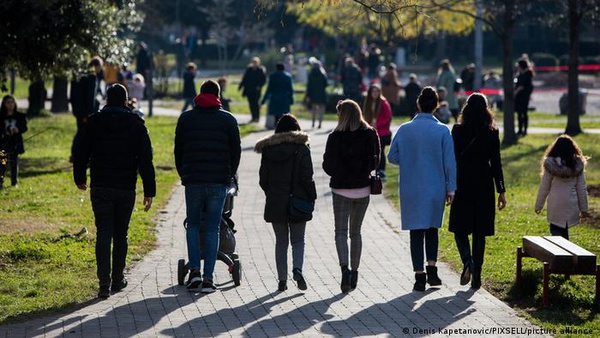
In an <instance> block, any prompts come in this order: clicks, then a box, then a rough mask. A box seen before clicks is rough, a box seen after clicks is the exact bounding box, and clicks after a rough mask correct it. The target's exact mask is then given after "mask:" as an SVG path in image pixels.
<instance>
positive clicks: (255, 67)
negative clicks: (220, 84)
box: [238, 56, 267, 122]
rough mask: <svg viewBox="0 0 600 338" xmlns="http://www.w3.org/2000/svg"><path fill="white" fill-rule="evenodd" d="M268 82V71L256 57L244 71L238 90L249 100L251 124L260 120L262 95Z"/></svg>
mask: <svg viewBox="0 0 600 338" xmlns="http://www.w3.org/2000/svg"><path fill="white" fill-rule="evenodd" d="M266 82H267V71H266V69H265V67H263V66H261V64H260V58H259V57H258V56H255V57H253V58H252V61H251V62H250V64H249V65H248V67H247V68H246V71H244V75H243V76H242V81H240V84H239V86H238V90H241V91H242V96H244V97H246V98H247V99H248V106H249V107H250V113H251V114H252V120H251V121H250V122H258V119H259V118H260V105H259V101H260V94H261V90H262V87H263V86H264V85H265V83H266Z"/></svg>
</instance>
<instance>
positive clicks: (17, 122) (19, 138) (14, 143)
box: [0, 111, 27, 154]
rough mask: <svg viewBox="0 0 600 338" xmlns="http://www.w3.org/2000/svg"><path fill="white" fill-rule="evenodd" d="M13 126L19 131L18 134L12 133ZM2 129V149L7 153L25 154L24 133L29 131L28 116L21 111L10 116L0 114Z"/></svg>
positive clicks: (0, 131)
mask: <svg viewBox="0 0 600 338" xmlns="http://www.w3.org/2000/svg"><path fill="white" fill-rule="evenodd" d="M13 125H14V126H15V127H17V129H19V132H18V133H16V134H11V132H10V127H11V126H13ZM0 128H2V129H1V130H0V149H1V150H5V151H6V152H7V153H14V154H23V153H24V152H25V147H24V145H23V133H24V132H26V131H27V116H26V115H25V114H24V113H21V112H19V111H17V112H15V113H14V114H13V115H10V116H8V115H7V114H6V113H3V112H0Z"/></svg>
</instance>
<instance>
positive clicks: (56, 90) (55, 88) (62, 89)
mask: <svg viewBox="0 0 600 338" xmlns="http://www.w3.org/2000/svg"><path fill="white" fill-rule="evenodd" d="M68 87H69V81H68V80H67V78H66V77H60V76H55V77H54V83H53V84H52V105H51V107H50V111H51V112H53V113H64V112H68V111H69V98H68V96H67V91H68Z"/></svg>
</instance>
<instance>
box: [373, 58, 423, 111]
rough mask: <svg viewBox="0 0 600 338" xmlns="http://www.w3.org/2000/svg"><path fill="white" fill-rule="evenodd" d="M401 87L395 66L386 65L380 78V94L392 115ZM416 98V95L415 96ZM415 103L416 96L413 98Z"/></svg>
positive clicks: (391, 63) (391, 64) (396, 106)
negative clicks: (389, 107)
mask: <svg viewBox="0 0 600 338" xmlns="http://www.w3.org/2000/svg"><path fill="white" fill-rule="evenodd" d="M401 88H402V86H401V85H400V81H399V80H398V70H397V67H396V64H395V63H393V62H390V64H389V65H388V67H387V69H386V71H385V74H384V75H383V77H382V78H381V94H382V95H383V97H385V98H386V99H387V100H388V102H389V103H390V106H391V108H392V113H395V112H397V111H398V101H399V99H400V89H401ZM419 92H421V88H419ZM417 96H418V94H417ZM415 101H416V96H415Z"/></svg>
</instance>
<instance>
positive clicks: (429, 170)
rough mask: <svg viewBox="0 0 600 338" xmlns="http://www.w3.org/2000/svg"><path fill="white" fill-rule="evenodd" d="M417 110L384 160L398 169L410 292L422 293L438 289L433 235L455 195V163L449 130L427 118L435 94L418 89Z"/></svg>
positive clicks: (433, 102) (396, 136) (436, 104)
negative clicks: (412, 277) (427, 288)
mask: <svg viewBox="0 0 600 338" xmlns="http://www.w3.org/2000/svg"><path fill="white" fill-rule="evenodd" d="M417 106H418V107H419V111H420V112H419V113H418V114H417V115H416V116H415V117H414V118H413V119H412V120H411V121H410V122H406V123H404V124H402V125H401V126H400V127H399V128H398V131H397V132H396V135H395V136H394V139H393V140H392V145H391V146H390V151H389V153H388V159H389V161H390V163H393V164H397V165H398V166H399V167H400V177H399V190H400V191H399V195H400V216H401V218H402V230H409V231H410V255H411V259H412V265H413V270H414V272H415V284H414V288H413V289H414V291H425V286H426V283H428V284H429V285H430V286H439V285H442V281H441V280H440V278H439V277H438V273H437V267H436V263H437V255H438V229H439V228H440V227H441V226H442V219H443V217H444V203H445V204H446V205H450V204H451V203H452V199H453V198H454V192H455V191H456V161H455V160H454V145H453V142H452V135H451V134H450V129H449V128H448V126H446V125H445V124H443V123H441V122H439V121H438V120H437V119H436V118H435V117H433V115H432V112H433V111H435V109H436V108H437V107H438V95H437V93H436V91H435V89H433V88H432V87H425V88H423V91H422V92H421V95H419V98H418V100H417ZM423 244H425V252H426V258H427V266H426V268H425V269H423V261H424V258H425V257H423ZM423 270H426V271H427V275H425V272H424V271H423Z"/></svg>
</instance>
